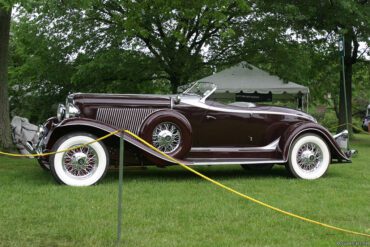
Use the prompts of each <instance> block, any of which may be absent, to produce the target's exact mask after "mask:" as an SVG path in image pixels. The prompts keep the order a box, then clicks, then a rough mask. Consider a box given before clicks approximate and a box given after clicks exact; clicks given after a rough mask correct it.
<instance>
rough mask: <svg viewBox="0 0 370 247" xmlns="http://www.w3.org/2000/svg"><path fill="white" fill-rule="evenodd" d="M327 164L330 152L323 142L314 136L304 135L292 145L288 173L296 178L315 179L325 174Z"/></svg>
mask: <svg viewBox="0 0 370 247" xmlns="http://www.w3.org/2000/svg"><path fill="white" fill-rule="evenodd" d="M329 163H330V152H329V148H328V146H327V144H326V143H325V141H324V140H323V139H322V138H321V137H319V136H317V135H315V134H305V135H302V136H300V137H298V138H297V140H295V141H294V143H293V145H292V148H291V150H290V152H289V162H288V168H289V169H288V171H289V172H290V173H291V174H292V175H293V176H295V177H297V178H302V179H317V178H320V177H321V176H323V175H324V174H325V172H326V171H327V169H328V167H329Z"/></svg>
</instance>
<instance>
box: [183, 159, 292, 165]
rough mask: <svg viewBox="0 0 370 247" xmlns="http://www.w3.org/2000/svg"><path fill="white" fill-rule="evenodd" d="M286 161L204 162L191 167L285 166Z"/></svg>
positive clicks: (192, 163)
mask: <svg viewBox="0 0 370 247" xmlns="http://www.w3.org/2000/svg"><path fill="white" fill-rule="evenodd" d="M283 163H286V161H285V160H255V161H253V160H250V161H240V160H238V161H233V160H230V161H209V162H207V161H202V162H191V163H190V164H188V165H189V166H211V165H212V166H213V165H248V164H283Z"/></svg>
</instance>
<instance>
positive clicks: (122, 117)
mask: <svg viewBox="0 0 370 247" xmlns="http://www.w3.org/2000/svg"><path fill="white" fill-rule="evenodd" d="M158 110H159V109H153V108H99V109H98V111H97V113H96V120H98V121H101V122H103V123H106V124H109V125H111V126H113V127H115V128H117V129H127V130H129V131H131V132H133V133H135V134H139V130H140V127H141V124H142V123H143V121H144V120H145V118H146V117H148V116H149V115H150V114H151V113H153V112H155V111H158Z"/></svg>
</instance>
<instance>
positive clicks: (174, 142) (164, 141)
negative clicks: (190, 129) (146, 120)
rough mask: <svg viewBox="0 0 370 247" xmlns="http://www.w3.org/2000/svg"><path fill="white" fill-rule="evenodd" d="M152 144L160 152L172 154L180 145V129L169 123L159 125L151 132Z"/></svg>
mask: <svg viewBox="0 0 370 247" xmlns="http://www.w3.org/2000/svg"><path fill="white" fill-rule="evenodd" d="M152 142H153V146H154V147H156V148H158V149H159V150H160V151H162V152H164V153H172V152H174V151H175V150H176V149H177V148H178V147H179V146H180V143H181V131H180V128H179V127H178V126H177V125H176V124H174V123H171V122H163V123H160V124H158V125H157V126H156V127H155V128H154V130H153V134H152Z"/></svg>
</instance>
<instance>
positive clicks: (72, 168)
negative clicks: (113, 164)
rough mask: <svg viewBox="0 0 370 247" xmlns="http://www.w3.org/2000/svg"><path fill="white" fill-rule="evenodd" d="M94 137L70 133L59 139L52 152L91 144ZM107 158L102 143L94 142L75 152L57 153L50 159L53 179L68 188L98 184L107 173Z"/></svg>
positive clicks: (86, 134)
mask: <svg viewBox="0 0 370 247" xmlns="http://www.w3.org/2000/svg"><path fill="white" fill-rule="evenodd" d="M95 139H96V137H95V136H93V135H91V134H88V133H72V134H69V135H66V136H64V137H62V138H61V139H59V140H58V141H57V142H56V143H55V144H54V146H53V151H61V150H65V149H69V148H73V147H77V146H80V145H83V144H85V143H89V142H92V141H94V140H95ZM108 166H109V156H108V152H107V149H106V147H105V145H104V144H103V143H102V142H94V143H92V144H89V145H87V146H85V147H80V148H77V149H75V150H71V151H67V152H62V153H57V154H55V155H52V156H51V157H50V168H51V172H52V174H53V176H54V178H55V179H56V180H57V181H58V182H59V183H62V184H66V185H70V186H89V185H93V184H95V183H97V182H99V181H100V180H101V179H102V178H103V177H104V175H105V174H106V172H107V169H108Z"/></svg>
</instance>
